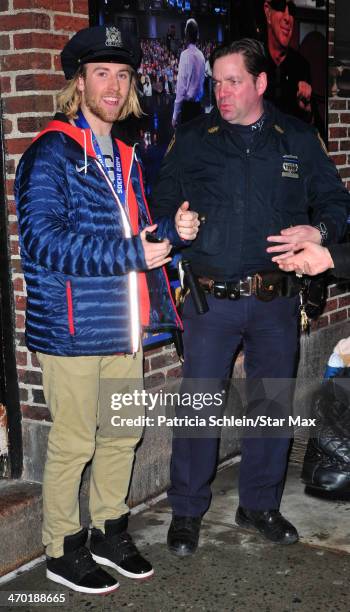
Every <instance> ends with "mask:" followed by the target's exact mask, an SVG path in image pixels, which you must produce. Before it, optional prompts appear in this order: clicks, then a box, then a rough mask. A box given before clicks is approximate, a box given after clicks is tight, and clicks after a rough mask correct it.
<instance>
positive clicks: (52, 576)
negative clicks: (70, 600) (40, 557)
mask: <svg viewBox="0 0 350 612" xmlns="http://www.w3.org/2000/svg"><path fill="white" fill-rule="evenodd" d="M46 578H48V579H49V580H53V582H58V584H63V585H64V586H66V587H69V588H70V589H72V590H73V591H78V592H79V593H90V594H91V595H105V594H106V593H111V592H112V591H116V590H117V589H119V586H120V585H119V582H117V584H115V585H114V586H110V587H105V588H103V589H89V587H83V586H79V585H78V584H74V582H70V581H69V580H67V579H66V578H63V577H62V576H60V575H59V574H54V573H53V572H51V571H50V570H46Z"/></svg>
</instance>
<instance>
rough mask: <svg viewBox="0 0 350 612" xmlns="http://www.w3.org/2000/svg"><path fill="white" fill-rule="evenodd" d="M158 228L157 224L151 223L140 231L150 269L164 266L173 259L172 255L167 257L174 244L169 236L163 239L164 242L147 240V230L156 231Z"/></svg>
mask: <svg viewBox="0 0 350 612" xmlns="http://www.w3.org/2000/svg"><path fill="white" fill-rule="evenodd" d="M156 229H157V225H149V226H148V227H145V228H144V229H143V230H142V232H141V233H140V236H141V242H142V246H143V250H144V252H145V260H146V264H147V268H148V269H149V270H153V268H159V267H160V266H164V265H165V264H166V263H168V262H169V261H171V257H167V255H169V253H170V251H171V249H172V246H171V244H170V242H169V240H168V239H167V238H166V239H165V240H162V242H148V241H147V240H146V232H154V230H156Z"/></svg>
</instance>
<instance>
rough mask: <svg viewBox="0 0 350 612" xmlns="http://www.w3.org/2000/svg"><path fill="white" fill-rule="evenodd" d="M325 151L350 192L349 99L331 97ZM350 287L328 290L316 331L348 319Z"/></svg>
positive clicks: (332, 20) (332, 5)
mask: <svg viewBox="0 0 350 612" xmlns="http://www.w3.org/2000/svg"><path fill="white" fill-rule="evenodd" d="M335 3H336V0H329V58H330V59H331V58H333V57H334V25H335ZM328 150H329V153H330V156H331V158H332V159H333V161H334V163H335V164H336V166H337V168H338V170H339V174H340V176H341V177H342V179H343V181H344V183H345V185H346V187H347V188H348V189H349V188H350V99H347V98H338V97H332V98H329V101H328ZM349 290H350V287H349V283H346V282H342V283H338V284H337V285H332V286H330V287H328V300H327V305H326V308H325V309H324V312H323V315H322V316H321V317H320V318H319V319H318V320H317V321H314V322H313V323H312V329H313V330H317V329H321V328H323V327H326V326H328V325H332V324H334V323H338V322H340V321H345V320H347V319H349V318H350V295H349Z"/></svg>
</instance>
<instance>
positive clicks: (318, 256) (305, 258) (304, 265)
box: [272, 242, 334, 276]
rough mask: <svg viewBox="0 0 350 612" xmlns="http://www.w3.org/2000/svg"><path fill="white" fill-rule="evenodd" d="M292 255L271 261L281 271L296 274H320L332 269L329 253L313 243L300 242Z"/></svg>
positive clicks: (277, 257) (332, 264)
mask: <svg viewBox="0 0 350 612" xmlns="http://www.w3.org/2000/svg"><path fill="white" fill-rule="evenodd" d="M295 251H296V253H295V254H294V255H289V256H287V257H286V255H281V256H280V255H276V257H273V258H272V261H274V262H276V263H277V264H278V265H279V267H280V268H281V270H284V271H285V272H292V271H293V270H294V271H295V272H296V273H297V274H310V275H311V276H314V275H315V274H321V272H325V270H328V269H329V268H334V262H333V259H332V257H331V255H330V252H329V251H328V249H326V248H325V247H323V246H321V245H319V244H316V243H315V242H300V243H298V244H296V245H295Z"/></svg>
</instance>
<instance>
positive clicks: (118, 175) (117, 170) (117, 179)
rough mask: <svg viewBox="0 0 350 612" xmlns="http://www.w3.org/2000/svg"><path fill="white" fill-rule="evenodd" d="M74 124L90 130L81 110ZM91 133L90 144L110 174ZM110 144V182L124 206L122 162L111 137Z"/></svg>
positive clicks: (106, 171)
mask: <svg viewBox="0 0 350 612" xmlns="http://www.w3.org/2000/svg"><path fill="white" fill-rule="evenodd" d="M75 124H76V126H77V127H80V128H82V129H89V130H91V128H90V126H89V124H88V122H87V121H86V119H85V117H84V115H83V113H82V111H81V110H79V111H78V118H77V119H75ZM91 134H92V144H93V147H94V149H95V153H96V156H97V159H98V160H99V162H100V163H101V164H102V166H103V169H104V170H105V173H106V174H107V176H110V175H109V172H108V168H107V166H106V162H105V158H104V156H103V154H102V151H101V148H100V145H99V144H98V141H97V138H96V136H95V134H94V133H93V131H92V130H91ZM112 146H113V164H114V181H112V182H113V184H114V189H115V190H116V192H117V194H118V197H119V199H120V201H121V203H122V205H123V206H125V186H124V179H123V173H122V164H121V159H120V153H119V149H118V145H117V143H116V142H115V140H114V139H113V138H112Z"/></svg>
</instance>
